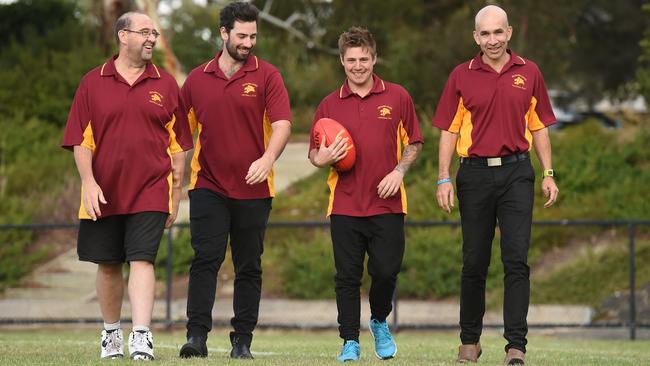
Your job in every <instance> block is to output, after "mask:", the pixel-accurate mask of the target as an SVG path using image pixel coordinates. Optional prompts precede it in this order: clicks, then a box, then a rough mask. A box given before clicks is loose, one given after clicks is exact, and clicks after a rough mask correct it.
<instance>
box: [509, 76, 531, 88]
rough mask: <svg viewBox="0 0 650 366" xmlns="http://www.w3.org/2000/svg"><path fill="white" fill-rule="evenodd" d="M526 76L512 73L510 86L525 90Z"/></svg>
mask: <svg viewBox="0 0 650 366" xmlns="http://www.w3.org/2000/svg"><path fill="white" fill-rule="evenodd" d="M526 81H527V79H526V77H525V76H523V75H521V74H512V86H513V87H515V88H519V89H523V90H526Z"/></svg>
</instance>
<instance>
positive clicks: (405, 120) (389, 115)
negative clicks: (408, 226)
mask: <svg viewBox="0 0 650 366" xmlns="http://www.w3.org/2000/svg"><path fill="white" fill-rule="evenodd" d="M324 117H327V118H332V119H334V120H336V121H338V122H339V123H340V124H342V125H343V126H344V127H345V128H346V129H347V130H348V132H350V136H351V137H352V140H353V141H354V146H355V148H356V161H355V163H354V166H353V167H352V169H350V170H348V171H346V172H337V171H336V170H335V169H333V168H330V174H329V177H328V179H327V184H328V186H329V188H330V198H329V206H328V208H327V215H328V216H329V215H332V214H334V215H348V216H361V217H364V216H374V215H380V214H387V213H404V214H405V213H406V211H407V202H406V190H405V189H404V184H402V185H401V186H400V189H399V192H398V193H397V194H395V195H394V196H392V197H389V198H387V199H382V198H380V197H379V195H378V194H377V185H379V182H381V180H382V179H384V177H385V176H386V175H387V174H388V173H390V172H391V171H393V169H395V167H396V166H397V163H398V162H399V160H400V159H401V157H402V150H403V148H404V147H405V146H406V145H409V144H413V143H417V142H419V143H422V142H423V141H424V140H423V138H422V134H421V132H420V124H419V122H418V118H417V115H416V113H415V107H414V106H413V100H412V99H411V96H410V95H409V94H408V92H407V91H406V90H405V89H404V88H403V87H402V86H400V85H397V84H393V83H389V82H386V81H383V80H381V79H380V78H379V77H377V76H376V75H373V87H372V90H371V91H370V93H368V95H366V96H365V97H363V98H361V97H360V96H359V95H358V94H355V93H353V92H352V91H351V90H350V87H349V86H348V82H347V80H346V81H345V82H344V83H343V86H341V88H340V89H338V90H336V91H334V92H332V93H331V94H330V95H328V96H326V97H325V98H324V99H323V100H322V101H321V103H320V105H319V106H318V109H317V110H316V115H315V116H314V123H315V122H316V121H317V120H319V119H320V118H324ZM309 141H310V144H309V150H310V151H311V150H313V149H317V148H318V146H316V145H315V143H314V128H313V125H312V130H311V138H310V139H309Z"/></svg>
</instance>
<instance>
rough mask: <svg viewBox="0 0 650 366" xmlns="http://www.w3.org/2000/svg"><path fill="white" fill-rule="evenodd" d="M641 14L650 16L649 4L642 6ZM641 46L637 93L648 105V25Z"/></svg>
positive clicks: (649, 91) (649, 88)
mask: <svg viewBox="0 0 650 366" xmlns="http://www.w3.org/2000/svg"><path fill="white" fill-rule="evenodd" d="M643 13H644V14H645V15H646V17H647V16H648V15H650V4H645V5H643ZM639 44H640V46H641V51H642V52H641V55H640V56H639V64H640V65H639V68H638V69H637V73H636V76H637V83H638V84H639V91H640V92H641V94H642V95H643V96H644V98H645V100H646V102H648V103H649V104H650V24H647V26H646V29H645V32H644V36H643V38H642V39H641V41H640V42H639Z"/></svg>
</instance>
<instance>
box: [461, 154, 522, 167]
mask: <svg viewBox="0 0 650 366" xmlns="http://www.w3.org/2000/svg"><path fill="white" fill-rule="evenodd" d="M528 159H530V154H529V153H528V152H525V153H519V154H512V155H506V156H500V157H497V158H464V157H461V158H460V163H461V164H467V165H480V166H501V165H506V164H512V163H516V162H518V161H522V160H528Z"/></svg>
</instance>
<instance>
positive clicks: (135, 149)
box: [62, 12, 192, 360]
mask: <svg viewBox="0 0 650 366" xmlns="http://www.w3.org/2000/svg"><path fill="white" fill-rule="evenodd" d="M158 35H159V33H158V32H157V31H156V30H155V29H153V23H152V21H151V19H150V18H149V17H148V16H146V15H144V14H141V13H135V12H130V13H125V14H124V15H122V16H121V17H120V18H119V19H118V20H117V22H116V25H115V39H116V41H117V44H118V46H119V53H118V54H117V55H116V56H113V57H112V58H110V59H109V60H107V61H106V62H105V63H104V64H103V65H101V66H99V67H97V68H95V69H93V70H91V71H90V72H89V73H88V74H86V75H85V76H84V77H83V79H82V80H81V83H80V85H79V88H78V89H77V92H76V94H75V97H74V101H73V103H72V107H71V109H70V115H69V117H68V122H67V125H66V129H65V133H64V136H63V142H62V146H63V147H64V148H67V149H69V150H73V151H74V158H75V162H76V165H77V169H78V170H79V175H80V177H81V187H82V195H81V197H82V201H81V207H80V209H79V218H80V219H81V220H80V226H79V236H78V242H77V252H78V254H79V259H80V260H82V261H89V262H94V263H97V264H98V270H97V281H96V286H97V298H98V301H99V305H100V308H101V312H102V318H103V320H104V329H103V331H102V336H101V357H102V358H121V357H123V356H124V347H123V333H122V329H121V326H120V316H121V308H122V298H123V293H124V288H123V281H124V280H123V278H122V267H123V263H124V262H128V263H129V276H128V294H129V300H130V303H131V317H132V322H133V331H132V332H131V334H130V335H129V342H128V347H129V353H130V357H131V358H132V359H148V360H152V359H153V358H154V353H153V337H152V334H151V331H150V330H149V324H150V322H151V315H152V312H153V303H154V288H155V277H154V266H153V263H154V262H155V259H156V254H157V252H158V246H159V243H160V239H161V237H162V234H163V231H164V228H165V227H169V226H171V224H172V223H173V222H174V220H175V218H176V214H177V212H178V205H179V200H180V193H181V181H182V176H183V170H184V162H185V151H187V150H189V149H191V148H192V137H191V134H190V132H189V128H188V124H187V120H186V117H185V116H186V115H185V113H179V112H180V111H179V88H178V85H177V84H176V81H175V80H174V78H172V77H171V76H170V75H169V74H167V73H166V72H164V71H163V70H161V69H159V68H158V67H156V66H155V65H154V64H152V63H151V57H152V53H153V47H154V46H155V44H156V38H157V37H158Z"/></svg>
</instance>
